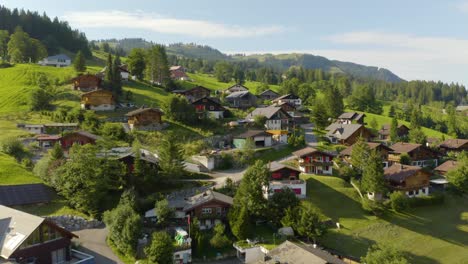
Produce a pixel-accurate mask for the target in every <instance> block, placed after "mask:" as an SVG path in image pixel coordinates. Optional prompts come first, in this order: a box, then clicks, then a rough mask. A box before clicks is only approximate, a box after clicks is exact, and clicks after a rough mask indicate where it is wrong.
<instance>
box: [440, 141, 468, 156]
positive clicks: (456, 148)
mask: <svg viewBox="0 0 468 264" xmlns="http://www.w3.org/2000/svg"><path fill="white" fill-rule="evenodd" d="M438 147H439V149H440V150H441V152H442V153H444V154H447V153H448V152H462V151H467V152H468V139H457V138H453V139H447V140H445V141H444V142H442V143H441V144H439V146H438Z"/></svg>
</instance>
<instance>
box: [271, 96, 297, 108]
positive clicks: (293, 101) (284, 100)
mask: <svg viewBox="0 0 468 264" xmlns="http://www.w3.org/2000/svg"><path fill="white" fill-rule="evenodd" d="M272 102H273V103H278V104H281V103H288V104H291V105H293V106H295V107H300V106H301V105H302V100H301V98H299V97H298V96H296V95H294V94H286V95H283V96H280V97H278V98H275V99H273V100H272Z"/></svg>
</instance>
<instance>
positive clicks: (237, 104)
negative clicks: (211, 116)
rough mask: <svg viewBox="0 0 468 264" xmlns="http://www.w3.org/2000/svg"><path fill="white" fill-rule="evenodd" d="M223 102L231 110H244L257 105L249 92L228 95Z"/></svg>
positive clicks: (255, 98) (253, 96) (254, 97)
mask: <svg viewBox="0 0 468 264" xmlns="http://www.w3.org/2000/svg"><path fill="white" fill-rule="evenodd" d="M225 100H226V102H227V103H228V105H229V106H230V107H232V108H241V109H246V108H250V107H254V106H256V105H257V97H256V96H255V95H253V94H251V93H250V92H249V91H241V92H233V93H230V94H229V95H228V96H226V98H225Z"/></svg>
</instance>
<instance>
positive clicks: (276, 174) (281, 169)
mask: <svg viewBox="0 0 468 264" xmlns="http://www.w3.org/2000/svg"><path fill="white" fill-rule="evenodd" d="M269 169H270V172H271V176H270V180H269V184H268V186H265V187H264V189H263V191H264V195H265V198H267V199H268V198H269V197H271V196H272V195H273V194H274V193H276V192H281V191H282V190H283V189H284V188H288V189H291V190H292V191H294V193H296V196H297V197H298V198H305V197H306V190H307V186H306V182H305V181H304V180H301V179H299V174H301V171H300V170H299V169H296V168H294V167H291V166H288V165H284V164H281V163H278V162H271V163H270V164H269Z"/></svg>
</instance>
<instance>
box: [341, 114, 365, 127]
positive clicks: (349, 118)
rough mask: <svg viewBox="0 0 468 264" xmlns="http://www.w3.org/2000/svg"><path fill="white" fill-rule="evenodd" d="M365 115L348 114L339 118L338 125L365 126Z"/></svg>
mask: <svg viewBox="0 0 468 264" xmlns="http://www.w3.org/2000/svg"><path fill="white" fill-rule="evenodd" d="M365 117H366V115H365V114H359V113H356V112H346V113H343V114H341V115H340V116H339V117H338V120H337V123H341V124H361V125H364V124H365V123H364V118H365Z"/></svg>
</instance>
